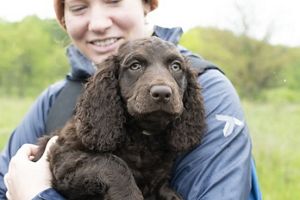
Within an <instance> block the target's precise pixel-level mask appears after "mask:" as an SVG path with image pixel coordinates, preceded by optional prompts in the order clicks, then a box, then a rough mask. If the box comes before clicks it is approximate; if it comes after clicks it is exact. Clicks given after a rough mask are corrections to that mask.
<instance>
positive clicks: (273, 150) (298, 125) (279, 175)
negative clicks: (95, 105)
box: [0, 97, 300, 200]
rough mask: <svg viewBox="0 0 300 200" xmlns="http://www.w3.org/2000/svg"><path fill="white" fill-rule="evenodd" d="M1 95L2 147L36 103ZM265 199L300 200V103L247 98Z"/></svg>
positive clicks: (245, 104) (246, 111)
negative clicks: (266, 101)
mask: <svg viewBox="0 0 300 200" xmlns="http://www.w3.org/2000/svg"><path fill="white" fill-rule="evenodd" d="M32 101H33V100H32V99H30V98H28V99H27V98H26V99H15V98H2V97H1V98H0V112H1V117H0V149H2V148H3V146H4V144H5V143H6V142H7V139H8V136H9V134H10V133H11V131H12V130H13V129H14V127H16V125H17V124H18V123H19V122H20V121H21V119H22V117H23V116H24V114H25V112H26V111H27V110H28V108H29V107H30V105H31V104H32ZM243 106H244V109H245V113H246V118H247V122H248V125H249V128H250V133H251V137H252V141H253V154H254V157H255V160H256V165H257V170H258V176H259V180H260V185H261V190H262V193H263V199H264V200H282V199H289V200H298V199H300V181H299V180H300V170H299V169H300V151H299V150H298V149H299V146H300V134H299V133H300V103H298V104H297V103H294V104H288V103H257V102H256V103H254V102H247V101H243Z"/></svg>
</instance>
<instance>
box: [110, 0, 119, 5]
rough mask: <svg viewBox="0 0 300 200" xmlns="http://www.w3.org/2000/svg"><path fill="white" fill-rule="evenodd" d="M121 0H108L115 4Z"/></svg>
mask: <svg viewBox="0 0 300 200" xmlns="http://www.w3.org/2000/svg"><path fill="white" fill-rule="evenodd" d="M120 1H121V0H108V1H107V2H108V3H112V4H114V3H119V2H120Z"/></svg>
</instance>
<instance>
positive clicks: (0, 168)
mask: <svg viewBox="0 0 300 200" xmlns="http://www.w3.org/2000/svg"><path fill="white" fill-rule="evenodd" d="M54 3H55V12H56V16H57V20H58V22H59V23H60V24H61V26H62V28H64V30H65V31H66V33H67V34H68V36H69V37H70V39H71V41H72V42H71V44H70V45H69V46H68V48H67V58H68V59H69V63H70V65H71V72H70V73H69V75H68V76H67V77H66V79H65V80H62V81H60V82H57V83H55V84H53V85H51V86H49V87H48V88H47V89H46V90H45V91H44V92H43V93H42V94H41V95H40V96H39V98H38V99H37V100H36V101H35V103H34V105H33V106H32V108H31V109H30V111H29V112H28V113H27V114H26V116H25V118H24V119H23V120H22V122H21V123H20V124H19V126H17V128H16V129H15V130H14V132H13V133H12V135H11V136H10V139H9V142H8V144H7V146H6V148H5V149H4V151H3V153H2V154H1V157H0V198H1V199H5V198H6V197H8V198H9V199H32V198H36V199H40V198H43V199H56V200H57V199H63V197H62V196H61V195H63V194H60V193H59V192H58V191H56V190H55V189H54V188H55V185H52V184H51V182H50V180H51V179H53V180H57V179H58V180H57V181H61V180H60V178H59V177H52V176H51V173H50V171H49V163H48V159H47V154H44V155H43V156H41V159H40V160H39V161H37V162H32V160H31V159H32V158H33V157H35V156H37V146H35V145H33V144H34V143H36V141H37V139H38V138H39V137H41V136H45V135H47V134H49V132H47V129H46V128H47V121H48V120H51V118H50V117H49V114H48V113H51V111H52V109H53V107H55V106H56V105H57V104H59V103H60V102H61V101H63V100H66V101H68V100H70V99H71V96H70V95H69V96H68V95H65V96H62V95H61V94H65V93H66V92H68V88H69V87H68V86H69V85H70V84H71V83H74V82H75V83H77V84H78V85H82V83H85V82H87V81H88V80H90V79H89V78H90V77H91V76H93V74H94V73H95V66H99V68H100V71H101V69H102V70H104V69H106V68H105V67H103V66H102V63H103V62H106V61H107V60H108V58H109V57H110V56H113V55H115V56H116V54H117V53H119V52H118V50H119V47H120V46H122V45H123V44H124V43H126V42H131V41H132V42H133V41H134V40H137V39H142V38H143V39H145V40H146V38H148V39H149V40H151V39H153V40H155V39H154V38H155V37H158V38H160V39H161V40H165V41H168V42H170V43H173V45H174V46H175V47H174V46H173V48H176V49H177V51H176V52H177V54H176V55H177V56H174V53H173V54H172V52H173V51H172V48H164V49H163V51H162V52H160V51H159V50H160V48H161V47H162V46H160V45H159V44H158V43H155V45H154V46H153V47H152V48H147V49H146V50H143V49H142V48H140V49H138V52H136V54H137V55H138V56H141V55H144V54H143V51H145V52H146V56H144V57H143V58H144V59H143V61H145V60H146V61H147V62H146V64H148V65H149V66H153V67H149V70H148V69H146V70H141V69H143V68H142V66H143V64H144V65H145V63H143V62H141V61H140V62H137V61H130V62H129V64H130V65H131V66H124V67H125V69H126V67H127V68H129V69H131V72H133V71H135V72H137V73H139V76H135V78H136V81H135V82H138V83H140V85H141V86H140V88H141V90H142V91H143V93H147V92H149V95H146V96H147V97H144V96H145V95H144V96H143V95H140V96H139V95H136V94H133V95H132V96H130V95H129V97H133V98H132V101H131V98H128V102H127V103H129V105H130V106H128V108H130V109H132V110H133V111H134V112H130V111H132V110H130V109H128V112H127V113H126V115H125V116H126V117H128V118H129V119H135V117H136V115H135V112H137V111H140V112H142V113H143V112H144V111H145V109H146V106H144V105H145V104H143V103H142V102H149V101H150V100H149V99H152V100H153V101H155V102H159V105H160V106H155V105H157V104H154V103H153V106H152V107H151V106H150V108H151V109H149V110H147V109H146V111H147V112H150V114H151V112H153V114H154V117H153V116H152V115H151V117H149V118H146V120H145V121H143V123H141V124H139V123H138V122H137V121H134V120H133V123H134V125H133V126H132V127H134V128H136V127H139V126H141V127H142V128H144V129H146V132H147V133H148V135H143V137H149V134H150V135H151V136H152V135H153V136H154V135H155V134H154V133H153V132H155V133H156V132H158V128H157V127H154V128H153V127H152V124H153V122H155V123H154V125H155V126H158V125H159V126H160V128H159V129H164V128H166V127H167V128H170V129H171V130H172V131H170V132H168V133H167V134H166V135H164V136H162V137H168V140H167V141H166V143H170V144H171V147H170V148H169V151H170V152H171V153H170V154H166V156H165V157H164V156H163V158H162V156H160V155H162V154H160V152H161V151H160V150H158V152H157V153H158V154H156V153H155V152H156V150H157V148H156V147H157V146H156V145H153V146H152V145H149V147H148V148H149V149H152V148H153V149H152V150H153V151H154V152H153V153H152V152H151V153H150V155H151V156H156V157H158V158H159V159H163V160H164V161H166V162H164V163H165V166H162V168H164V167H166V166H167V167H168V169H171V167H172V169H173V170H172V174H166V176H164V177H165V179H164V180H161V179H156V178H157V177H159V176H153V174H152V173H146V176H147V177H150V179H151V180H152V182H151V181H150V182H151V184H150V185H152V183H153V184H155V185H157V186H159V188H162V189H161V190H163V191H160V193H161V192H163V193H165V192H166V193H168V191H170V190H169V189H170V188H171V189H172V191H176V193H178V194H179V196H182V198H183V199H187V200H190V199H191V200H192V199H199V198H204V199H260V192H259V188H258V182H257V177H256V172H255V166H254V165H253V162H252V157H251V139H250V136H249V134H248V128H247V126H246V122H245V118H244V114H243V111H242V109H241V105H240V101H239V98H238V96H237V94H236V91H235V89H234V87H233V86H232V84H231V83H230V81H229V80H228V79H227V78H226V77H225V76H224V75H223V74H222V73H221V71H220V70H218V68H217V67H216V66H214V65H213V64H211V63H210V62H208V61H205V60H204V59H201V58H200V57H198V56H197V55H194V54H193V53H192V52H190V51H189V50H187V49H185V48H184V47H182V46H180V45H178V41H179V39H180V37H181V34H182V29H181V28H163V27H159V26H151V25H149V24H148V23H147V19H146V18H147V16H148V14H149V13H150V12H151V11H152V10H153V9H155V8H156V6H157V3H158V1H157V0H116V1H115V0H64V1H63V0H54ZM170 5H173V3H172V2H170ZM190 20H191V21H193V19H190ZM152 37H153V38H152ZM144 42H145V41H144ZM145 45H146V42H145V43H142V45H140V46H142V47H143V46H145ZM148 49H151V51H147V50H148ZM39 50H40V49H39ZM130 50H132V49H130ZM130 50H129V52H130ZM178 52H179V54H178ZM162 55H167V58H168V59H167V60H163V61H164V62H155V60H156V59H159V58H160V59H161V58H162ZM182 55H184V56H185V57H186V59H187V61H188V62H193V66H194V67H195V68H202V69H204V71H201V72H202V73H197V74H196V75H197V77H196V78H197V79H196V81H197V83H194V84H193V85H191V84H189V80H191V79H189V78H184V76H182V75H183V74H182V72H183V69H184V68H183V66H184V65H183V64H182V63H184V62H185V61H186V59H183V58H181V56H182ZM126 56H127V55H125V56H124V57H126ZM151 56H153V57H151ZM135 58H136V57H135ZM145 58H147V59H145ZM174 58H176V59H174ZM136 60H138V59H137V58H136ZM138 61H139V60H138ZM118 62H121V63H122V60H119V61H118V60H117V61H116V63H115V65H114V66H117V65H118V64H120V63H118ZM131 62H133V63H131ZM98 63H100V64H99V65H97V64H98ZM125 63H126V62H125ZM125 63H122V64H125ZM163 66H168V67H163ZM108 69H109V70H113V69H114V68H113V67H109V68H108ZM188 69H189V68H188ZM187 71H188V70H187ZM127 72H129V71H127ZM167 72H168V73H167ZM170 73H171V74H172V75H170ZM129 74H130V75H133V74H132V73H127V75H128V76H129ZM149 74H153V77H160V78H159V79H157V80H156V81H155V82H154V83H151V79H150V77H151V76H150V75H149ZM162 75H163V76H162ZM116 77H119V76H117V74H116V73H114V72H111V73H106V74H104V76H103V77H100V79H99V81H100V87H99V88H101V89H102V90H105V92H104V91H102V92H101V91H98V90H97V88H93V87H92V86H91V85H92V84H90V83H89V84H87V85H86V88H89V86H90V87H91V88H92V89H96V91H97V92H92V95H90V96H86V97H84V96H83V97H82V98H83V101H87V102H90V103H91V104H82V106H83V109H79V108H82V107H80V106H78V107H76V110H75V116H81V118H80V119H78V120H77V122H76V123H75V125H73V126H71V129H72V130H73V129H75V131H70V132H68V133H69V134H70V137H79V135H80V134H81V136H82V137H81V136H80V137H79V139H78V141H79V142H78V143H76V144H79V149H78V150H79V151H81V153H83V154H82V155H84V154H85V155H86V152H87V150H84V148H82V147H83V146H81V145H82V144H87V145H85V146H86V147H88V149H90V150H91V149H93V150H96V152H95V156H96V155H98V156H100V157H101V156H102V155H103V152H102V151H99V149H101V146H108V144H109V142H107V141H111V140H112V138H113V137H112V138H108V139H107V137H104V136H107V134H104V136H101V135H97V134H100V133H102V132H101V131H95V129H93V128H91V127H95V125H99V124H98V122H99V123H101V124H105V125H106V126H100V129H101V128H104V127H106V128H104V130H106V129H108V134H112V133H113V132H114V131H118V130H119V129H118V128H116V129H114V126H107V125H109V123H108V122H111V121H112V120H115V117H116V114H114V112H113V111H114V110H117V105H116V104H114V102H116V101H119V102H120V101H121V99H120V97H118V96H117V95H114V96H113V94H118V93H120V92H121V93H122V95H123V97H124V98H123V99H122V102H123V101H126V100H127V99H126V98H127V97H128V96H127V95H128V93H130V92H131V91H135V90H131V89H134V86H132V85H130V84H128V82H125V83H122V85H126V86H127V87H128V88H129V90H127V89H124V88H123V89H122V88H121V89H120V90H119V89H118V88H116V87H115V89H114V90H113V91H112V90H111V87H113V86H115V85H117V84H119V83H120V82H119V81H115V82H114V84H108V83H107V82H105V81H104V82H103V80H107V81H110V80H111V79H115V78H116ZM172 77H173V79H172ZM165 78H170V79H172V80H173V81H170V85H168V86H166V85H162V83H163V81H164V79H165ZM126 80H127V81H129V80H130V79H126ZM147 80H148V81H147ZM95 81H98V79H97V80H95ZM145 81H146V83H145ZM194 82H195V81H194ZM101 83H103V84H101ZM147 84H152V85H151V88H150V87H148V86H147ZM198 84H199V85H201V86H202V92H201V94H202V95H203V102H204V109H205V112H204V113H202V114H205V119H204V120H205V123H206V124H207V126H206V129H204V132H203V134H200V133H199V131H201V130H203V129H202V128H201V121H202V117H201V116H200V115H197V113H199V112H198V111H197V106H195V104H189V102H190V101H193V102H194V101H195V100H196V99H197V98H198V97H199V95H200V92H197V91H198V90H197V89H196V88H197V87H198V86H195V85H198ZM131 87H132V88H131ZM92 89H91V91H94V90H92ZM87 90H89V89H87ZM87 90H86V91H87ZM106 90H107V91H108V90H110V91H109V92H107V91H106ZM86 91H85V92H86ZM127 91H128V93H127ZM184 91H194V93H193V95H190V94H191V93H188V94H187V95H185V93H184ZM133 93H134V92H133ZM77 94H78V93H77ZM95 94H97V95H98V96H100V99H101V98H102V100H100V101H98V100H97V98H95V96H93V95H95ZM147 94H148V93H147ZM172 95H174V96H176V98H175V100H171V99H172V98H171V97H172ZM74 96H76V95H74ZM182 96H183V97H186V98H184V100H183V102H182V103H180V102H181V101H179V100H178V99H181V97H182ZM140 98H142V99H145V101H142V100H140ZM103 99H105V100H103ZM167 102H173V103H172V104H174V105H175V106H174V108H172V106H170V105H171V104H168V105H165V103H167ZM98 103H99V104H98ZM104 103H108V105H109V106H108V105H106V104H104ZM135 103H136V104H137V105H140V106H138V108H137V107H135V106H136V104H135ZM182 104H184V106H182ZM196 105H200V104H199V103H197V104H196ZM157 108H159V109H161V110H162V111H163V114H161V113H162V112H161V110H160V111H159V112H157ZM65 109H66V107H63V108H62V109H60V111H65ZM71 109H74V107H71ZM82 110H84V111H86V113H85V114H84V115H80V112H81V111H82ZM97 110H101V111H106V113H105V115H102V116H101V117H98V116H96V114H97V113H98V111H97ZM72 111H73V110H72ZM72 111H71V112H70V113H73V112H72ZM165 111H167V112H168V113H167V114H164V112H165ZM64 113H65V112H64ZM181 113H188V114H187V115H182V116H181V115H180V114H181ZM117 114H120V112H117ZM173 114H174V115H175V117H174V118H175V122H174V123H173V124H172V125H169V124H168V125H166V124H167V123H165V122H164V123H162V124H160V123H157V122H158V121H157V120H156V117H157V118H158V119H160V117H162V115H164V116H165V118H168V119H170V118H173ZM195 114H196V116H195ZM178 115H180V117H177V116H178ZM93 116H95V117H93ZM216 116H225V117H226V119H236V121H238V122H243V123H239V124H240V125H239V126H234V127H231V130H230V134H227V135H226V137H224V134H223V132H224V129H226V126H227V125H226V124H227V123H226V122H224V121H222V120H219V118H216ZM90 117H92V119H91V118H90ZM169 117H170V118H169ZM184 117H187V119H185V120H183V123H179V122H180V120H181V119H184ZM56 118H58V117H56ZM137 118H138V120H140V119H141V118H140V116H138V117H137ZM67 119H68V118H67ZM90 119H91V120H90ZM124 119H125V117H121V120H115V121H117V122H118V123H120V121H121V122H122V120H124ZM94 120H96V121H97V120H98V121H97V122H94ZM148 121H149V123H148ZM167 121H168V120H167ZM170 121H171V120H170ZM83 122H86V123H83ZM121 127H122V126H121ZM178 127H180V128H178ZM182 127H186V128H182ZM193 127H194V128H193ZM195 127H198V128H196V129H197V130H195ZM56 128H59V127H56ZM98 128H99V127H98ZM79 129H80V130H83V131H78V132H77V130H79ZM111 129H113V130H111ZM101 130H102V129H101ZM178 130H179V132H180V133H178ZM189 130H190V131H189ZM119 132H120V131H119ZM142 132H143V131H142ZM175 132H176V133H177V134H173V135H172V133H175ZM76 133H79V135H77V134H76ZM82 133H84V134H82ZM130 133H133V132H131V131H128V132H127V135H126V136H128V137H129V138H130V137H131V135H130ZM123 134H124V133H123ZM169 134H171V135H172V136H169ZM195 134H196V136H195ZM89 135H91V137H90V138H89ZM201 135H202V142H201V143H200V144H199V145H196V143H195V141H196V140H197V139H200V137H201ZM151 136H150V137H151ZM185 136H187V137H185ZM193 136H195V137H193ZM87 138H89V139H87ZM96 138H97V139H96ZM126 138H127V137H126ZM174 138H175V139H174ZM191 138H192V139H191ZM193 138H196V140H195V139H193ZM61 140H62V138H59V139H58V141H61ZM169 140H170V141H171V142H170V141H169ZM161 141H163V140H158V142H155V144H161V145H159V146H160V147H161V146H162V148H161V150H162V151H164V150H166V149H165V147H166V145H164V144H162V143H161ZM127 142H128V143H126V144H128V145H125V147H124V149H127V150H128V151H131V149H130V148H131V143H130V140H129V141H127ZM28 143H29V144H28ZM88 143H90V144H92V145H91V146H89V145H88ZM189 143H192V145H190V146H189V147H193V149H190V148H184V147H182V146H184V144H189ZM117 144H120V143H119V142H117V143H116V145H117ZM146 144H150V143H147V142H146ZM116 145H115V147H116ZM144 146H146V145H143V144H141V145H139V148H137V149H135V148H134V149H133V150H132V151H133V152H134V153H135V155H140V156H141V157H142V159H137V161H136V163H135V166H136V167H137V168H138V169H140V168H139V166H140V164H143V166H145V163H144V161H147V159H146V158H147V157H150V155H148V154H149V152H148V153H147V151H144V149H143V147H144ZM140 147H141V148H140ZM121 149H123V148H121ZM159 149H160V148H159ZM66 150H68V148H67V149H66ZM106 150H107V149H106V148H104V151H106ZM177 150H179V151H181V150H182V151H184V152H182V153H184V154H182V155H181V156H179V157H178V158H177V157H175V156H174V157H172V156H171V157H168V155H177V154H173V153H172V152H173V151H175V152H176V151H177ZM116 152H117V151H116ZM116 152H114V151H113V152H111V153H116ZM76 155H77V154H76ZM126 155H128V154H126ZM164 155H165V154H164ZM115 156H116V155H113V156H112V157H115ZM122 158H123V157H122ZM175 158H177V159H176V162H174V161H175ZM54 159H57V157H55V158H54ZM58 159H59V158H58ZM91 159H93V157H92V158H91ZM159 159H158V160H159ZM124 160H125V162H126V161H128V164H129V165H130V162H131V161H132V159H131V158H129V159H127V160H126V159H125V158H124ZM124 160H123V161H121V162H124ZM74 161H76V159H75V160H74ZM173 162H174V163H175V164H174V166H171V165H172V163H173ZM79 163H81V162H79ZM104 163H105V162H104ZM154 163H158V162H154ZM147 164H149V165H150V166H146V168H147V169H148V168H150V169H153V166H152V164H153V163H152V162H149V163H147ZM74 166H77V165H71V166H70V167H71V168H73V167H74ZM154 166H156V164H154ZM64 169H65V168H64ZM155 169H156V168H155ZM97 170H98V169H97ZM99 170H100V171H99V172H100V173H105V172H103V171H101V168H100V169H99ZM133 171H135V170H133ZM146 172H147V171H146ZM159 172H160V170H158V174H159ZM164 172H166V171H164ZM141 173H142V174H143V170H142V172H141ZM62 174H65V173H64V172H63V170H62ZM137 174H138V175H139V173H137ZM20 177H22V178H21V179H20ZM153 177H154V179H152V178H153ZM169 180H170V181H169ZM83 181H84V180H83ZM87 181H88V180H87ZM135 181H137V182H139V181H140V179H139V178H137V180H135ZM28 183H30V186H28ZM114 183H118V182H117V181H116V182H114ZM145 184H146V182H143V181H141V182H140V184H139V186H141V188H143V195H145V194H148V193H152V191H151V188H149V187H147V184H146V185H145ZM100 185H101V184H100ZM124 185H125V187H126V184H124ZM166 185H168V187H167V188H168V189H166V187H165V186H166ZM23 186H24V187H23ZM169 186H170V187H169ZM52 187H54V188H52ZM236 188H239V189H238V190H237V189H236ZM87 189H88V188H87ZM104 189H105V188H104ZM165 189H166V190H165ZM112 195H113V193H112ZM146 196H147V195H146ZM138 198H141V195H139V197H138ZM104 199H105V197H104ZM116 199H117V200H118V198H116ZM141 199H143V197H142V198H141ZM156 199H167V198H164V197H161V196H157V197H156Z"/></svg>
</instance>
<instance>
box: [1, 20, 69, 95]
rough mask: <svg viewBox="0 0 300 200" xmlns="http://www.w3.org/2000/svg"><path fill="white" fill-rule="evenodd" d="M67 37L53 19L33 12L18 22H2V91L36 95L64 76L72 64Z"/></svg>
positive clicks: (4, 92) (13, 93)
mask: <svg viewBox="0 0 300 200" xmlns="http://www.w3.org/2000/svg"><path fill="white" fill-rule="evenodd" d="M57 32H60V34H58V33H57ZM54 33H56V34H54ZM51 34H53V35H51ZM63 41H64V36H63V32H62V31H61V30H59V27H58V25H56V23H53V21H50V20H45V21H43V20H40V19H39V18H37V17H34V16H31V17H27V18H25V19H24V20H23V21H21V22H17V23H6V22H1V23H0V44H1V46H0V52H1V54H0V60H1V62H0V86H1V87H0V94H2V95H4V94H5V95H18V96H26V95H28V94H29V95H30V94H31V95H33V94H34V95H36V94H37V93H39V92H40V91H41V90H42V89H44V88H45V87H47V86H48V85H49V84H50V83H52V82H54V81H55V80H57V79H62V78H64V74H66V73H67V71H68V70H69V67H68V64H67V61H66V57H65V55H64V48H62V47H63V46H62V45H63V44H65V43H64V42H63Z"/></svg>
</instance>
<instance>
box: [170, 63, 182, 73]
mask: <svg viewBox="0 0 300 200" xmlns="http://www.w3.org/2000/svg"><path fill="white" fill-rule="evenodd" d="M170 68H171V70H172V71H174V72H178V71H180V70H181V64H180V63H179V62H178V61H175V62H173V63H172V64H171V66H170Z"/></svg>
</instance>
